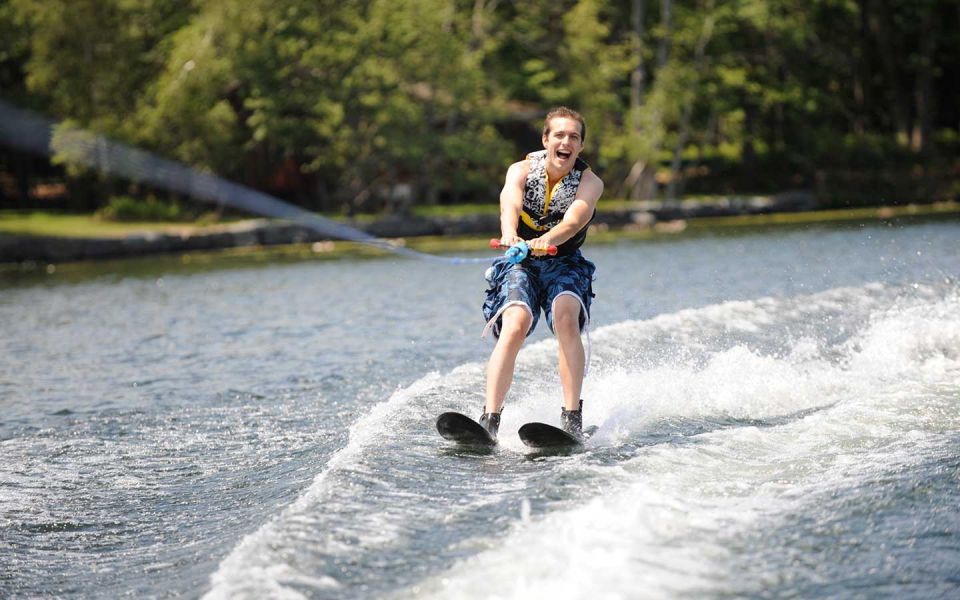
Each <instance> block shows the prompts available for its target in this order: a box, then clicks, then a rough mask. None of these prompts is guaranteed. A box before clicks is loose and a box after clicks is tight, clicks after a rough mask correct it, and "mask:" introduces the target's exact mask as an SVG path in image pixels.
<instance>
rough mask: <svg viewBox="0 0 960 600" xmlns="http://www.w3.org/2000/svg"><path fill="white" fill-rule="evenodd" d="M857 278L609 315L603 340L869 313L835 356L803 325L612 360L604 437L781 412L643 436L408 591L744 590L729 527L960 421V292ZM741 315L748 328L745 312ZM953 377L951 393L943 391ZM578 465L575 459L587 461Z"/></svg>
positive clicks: (741, 528) (873, 471) (653, 594)
mask: <svg viewBox="0 0 960 600" xmlns="http://www.w3.org/2000/svg"><path fill="white" fill-rule="evenodd" d="M862 291H863V290H860V291H857V290H850V291H846V292H843V293H838V292H837V291H836V290H835V291H833V292H831V293H828V294H825V295H822V296H820V297H818V296H814V297H811V298H806V299H803V298H801V299H798V300H797V301H796V302H795V304H790V303H786V304H785V303H781V302H772V301H771V302H764V303H758V304H754V305H752V306H751V305H750V303H741V304H737V305H731V306H729V307H727V308H720V307H711V308H710V309H709V310H706V311H703V313H702V314H698V313H697V312H696V311H693V312H687V311H684V312H685V313H686V314H684V315H682V316H681V314H680V313H678V314H676V315H670V316H667V317H663V318H657V319H653V320H652V321H650V322H634V323H632V324H630V325H629V326H627V327H625V328H624V329H619V330H618V329H617V328H612V329H609V330H608V331H607V332H606V334H607V335H608V337H609V338H614V337H617V336H622V337H623V338H624V339H629V338H631V337H632V333H633V332H631V331H629V330H630V329H637V328H639V329H645V330H647V331H649V330H650V329H651V328H652V327H659V326H662V325H663V323H664V322H665V321H672V323H671V324H670V325H669V326H668V327H672V328H683V327H685V326H686V325H687V324H688V323H690V322H698V323H700V324H703V323H704V321H708V322H718V321H722V320H724V319H725V318H726V316H728V314H730V313H729V312H728V311H731V312H734V313H738V314H739V315H740V317H741V318H743V319H746V320H749V319H750V318H751V317H750V313H766V314H768V315H769V314H773V313H776V312H778V311H779V310H780V309H781V308H784V309H788V310H790V311H801V310H802V311H803V312H809V305H817V304H818V303H821V302H822V303H823V305H827V304H829V303H834V302H836V301H837V300H838V299H840V300H842V299H843V298H844V296H848V297H849V299H850V303H849V304H847V306H848V307H849V308H850V309H851V310H856V308H854V307H855V305H857V304H860V305H861V306H860V308H861V309H862V310H865V311H866V312H865V313H863V316H864V317H869V319H867V324H866V326H865V327H864V328H863V330H862V331H861V332H860V333H859V334H856V335H854V336H852V337H851V338H850V339H849V340H847V341H846V342H845V343H843V344H842V347H841V348H840V351H841V355H840V356H839V357H838V356H836V355H835V351H836V349H835V348H834V349H833V350H834V351H833V352H830V351H828V350H830V349H829V348H825V347H824V346H825V345H826V344H827V342H823V341H818V340H817V339H813V338H810V337H800V338H798V339H797V340H795V341H793V342H792V346H790V347H787V348H784V352H783V353H781V354H780V355H779V356H777V357H774V356H767V355H762V354H760V353H757V352H755V351H752V350H751V349H750V348H747V347H744V346H742V345H734V346H732V347H730V348H727V349H724V350H721V351H718V352H716V353H714V354H712V355H711V356H710V358H709V360H708V361H706V363H703V364H702V363H699V362H694V363H692V364H683V363H677V364H665V365H661V366H657V367H655V368H652V369H646V370H644V369H640V370H630V369H607V370H606V371H605V372H604V373H603V374H602V375H599V376H597V377H596V378H595V379H594V380H593V381H592V382H590V383H589V384H588V388H589V396H590V397H593V398H600V399H601V400H600V401H595V402H593V404H592V405H591V410H590V413H591V416H592V417H594V418H597V419H599V420H601V421H602V423H603V424H602V427H601V434H598V436H596V437H595V438H594V440H592V442H591V443H592V444H593V445H594V446H599V447H602V446H604V445H617V444H618V443H620V442H621V441H623V440H626V439H636V437H637V436H638V435H640V434H643V433H644V432H645V431H647V430H649V429H651V428H655V426H656V423H658V422H660V421H663V420H672V421H680V422H682V421H684V420H685V419H694V420H696V419H703V418H707V420H708V421H710V420H712V421H714V422H718V421H719V422H722V419H723V418H726V417H730V418H733V419H750V420H753V419H756V420H758V421H760V422H763V421H764V420H765V421H766V422H768V423H771V424H767V425H764V426H762V427H760V426H751V425H749V424H743V425H740V426H731V427H719V428H717V429H714V430H712V431H710V430H708V431H706V432H704V433H702V434H700V435H697V436H695V438H692V439H691V442H692V443H687V444H679V445H678V444H673V443H668V444H660V445H654V446H648V447H646V448H641V449H640V452H639V453H638V454H637V455H636V457H635V458H633V459H631V460H629V461H627V462H625V463H623V464H621V465H618V466H617V467H616V468H614V469H611V472H610V477H609V485H608V486H607V487H606V488H605V489H604V491H603V492H602V493H601V494H600V495H598V496H596V497H594V498H593V499H592V500H590V501H588V502H586V503H585V504H583V505H582V506H580V507H577V508H574V509H572V510H563V511H556V512H552V513H550V514H546V515H541V516H539V517H533V518H527V519H521V520H518V521H516V522H515V523H514V524H513V526H512V527H511V528H510V530H509V531H508V532H507V533H506V534H505V535H504V536H503V538H502V539H501V541H500V543H499V544H498V545H497V547H496V548H495V549H492V550H488V551H484V552H481V553H480V554H479V555H478V556H475V557H472V558H471V559H470V560H469V561H467V562H463V563H460V564H457V565H455V566H454V567H453V568H451V569H450V570H449V571H448V572H446V573H443V574H442V575H440V576H437V577H435V578H432V579H430V580H428V581H424V582H421V583H420V584H418V585H417V586H416V588H415V589H411V590H405V591H403V592H402V593H400V594H398V595H399V596H401V597H411V596H415V597H417V598H444V599H452V598H464V599H472V598H549V597H563V598H610V599H614V598H637V597H641V598H673V597H676V596H678V595H689V596H694V597H696V596H701V595H703V596H711V595H717V594H718V593H719V594H723V593H736V590H738V589H742V588H738V587H737V584H738V582H737V578H738V577H739V576H740V574H739V573H737V572H735V571H733V570H732V565H733V564H735V562H734V559H735V558H736V557H735V556H733V553H734V552H735V550H734V548H735V544H732V543H731V540H733V539H734V538H736V537H737V536H738V535H742V534H744V533H745V532H751V531H756V530H758V529H760V530H762V529H763V528H769V527H776V525H777V523H778V522H779V520H781V519H782V518H784V517H785V516H787V515H790V514H795V513H796V512H799V511H803V510H804V509H805V505H806V504H808V503H810V502H816V501H817V498H818V497H820V496H821V495H823V494H827V495H828V496H829V494H831V493H833V490H837V489H842V488H844V487H845V486H847V487H854V486H855V485H856V484H857V483H858V482H860V481H864V480H868V479H870V478H871V477H876V476H877V475H878V474H880V473H883V472H885V469H891V468H895V467H896V466H897V465H906V466H909V465H911V464H913V463H915V462H917V461H918V460H921V458H922V457H923V456H924V454H925V452H927V451H931V449H933V448H936V446H937V444H939V443H942V437H939V434H940V433H941V432H945V431H951V430H952V431H955V430H956V429H957V428H958V427H960V411H958V410H956V409H957V405H956V398H957V391H958V390H960V379H958V377H957V373H958V369H960V351H958V348H960V310H958V309H960V302H958V299H957V297H956V296H949V297H947V298H942V299H936V300H933V301H931V300H930V299H929V298H920V299H916V298H914V299H906V300H896V301H895V302H894V303H893V305H892V306H890V304H889V302H888V303H887V307H886V308H883V309H882V310H879V311H876V310H875V309H876V305H875V303H871V302H859V301H858V298H857V297H858V294H860V293H861V292H862ZM866 291H867V292H876V291H881V290H878V289H877V288H873V289H869V288H868V289H867V290H866ZM804 303H806V304H807V305H808V306H805V307H801V306H800V305H801V304H804ZM868 305H869V306H868ZM755 323H762V321H755ZM734 326H735V327H736V328H737V329H739V330H750V327H749V326H748V325H747V324H745V323H744V322H742V321H739V320H738V321H735V325H734ZM607 341H608V343H609V341H610V340H609V339H608V340H607ZM785 343H786V342H785ZM931 386H935V387H936V389H939V390H940V391H941V394H940V395H939V396H936V398H935V400H936V401H937V402H939V405H937V406H930V402H931V398H930V393H931V392H930V389H931ZM944 386H946V387H947V388H950V389H951V390H952V392H950V391H948V392H947V393H946V394H944V393H942V392H943V388H944ZM950 407H952V408H950ZM944 408H946V410H943V409H944ZM926 410H934V411H936V414H937V416H938V418H937V419H935V420H934V419H931V418H929V417H928V416H927V415H926V414H925V411H926ZM945 413H949V414H945ZM934 421H936V422H934ZM749 422H750V421H748V422H747V423H749ZM569 464H570V467H569V468H570V469H572V470H576V469H584V468H588V467H586V466H584V465H582V464H580V463H577V462H570V463H569ZM591 468H592V467H591ZM760 576H762V574H761V575H760Z"/></svg>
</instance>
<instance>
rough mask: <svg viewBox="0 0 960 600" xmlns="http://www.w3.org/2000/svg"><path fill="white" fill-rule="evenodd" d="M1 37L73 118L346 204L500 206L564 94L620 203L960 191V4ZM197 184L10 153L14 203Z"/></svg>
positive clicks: (282, 11)
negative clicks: (514, 171)
mask: <svg viewBox="0 0 960 600" xmlns="http://www.w3.org/2000/svg"><path fill="white" fill-rule="evenodd" d="M0 40H2V41H0V97H2V98H3V99H4V100H6V101H7V102H10V103H12V104H15V105H17V106H19V107H21V108H28V109H31V110H35V111H37V112H40V113H43V114H45V115H48V116H49V117H51V118H53V119H56V120H57V121H59V122H61V125H59V126H58V129H59V130H64V129H71V128H78V127H79V128H84V129H89V130H92V131H95V132H98V133H102V134H105V135H107V136H109V137H110V138H112V139H115V140H119V141H122V142H125V143H127V144H130V145H133V146H136V147H139V148H144V149H148V150H150V151H153V152H155V153H157V154H159V155H161V156H164V157H167V158H172V159H175V160H177V161H182V162H183V163H186V164H188V165H190V166H193V167H195V168H197V169H200V170H203V171H206V172H212V173H216V174H219V175H221V176H224V177H226V178H228V179H231V180H234V181H238V182H241V183H244V184H247V185H250V186H252V187H254V188H256V189H259V190H262V191H265V192H268V193H270V194H273V195H276V196H278V197H280V198H283V199H285V200H288V201H291V202H293V203H295V204H298V205H300V206H303V207H305V208H308V209H310V210H317V211H322V212H325V213H334V214H337V213H339V214H348V215H354V214H356V213H359V212H384V211H386V212H393V213H400V214H403V213H406V212H407V211H409V210H410V209H411V207H414V206H421V205H453V204H462V203H469V202H488V203H495V202H496V198H497V195H498V190H499V187H500V185H501V183H502V178H503V174H504V172H505V170H506V166H507V165H509V164H510V163H511V162H513V161H515V160H519V159H520V158H522V157H523V155H524V154H525V153H526V152H528V151H531V150H536V149H538V148H539V147H540V126H541V124H542V119H543V115H544V113H545V112H546V110H547V109H549V108H550V107H553V106H556V105H567V106H570V107H573V108H576V109H578V110H580V111H581V112H582V113H583V115H584V116H585V118H586V121H587V124H588V130H587V136H586V148H585V151H584V157H585V158H586V160H587V161H588V162H589V163H590V164H591V165H592V166H593V168H594V169H595V170H597V171H598V173H600V174H601V176H602V177H603V179H604V180H605V182H606V184H607V188H606V193H605V197H607V198H619V199H627V200H639V199H646V198H676V197H680V196H683V195H687V196H690V195H695V194H769V193H776V192H782V191H786V190H805V191H809V192H811V193H812V194H813V195H814V196H815V197H816V199H817V202H818V203H819V205H820V206H822V207H837V206H865V205H870V206H876V205H884V204H904V203H924V202H934V201H938V200H951V199H955V198H957V197H958V196H960V183H958V182H960V158H958V157H960V152H958V149H960V103H958V102H957V99H958V98H960V68H958V65H960V3H957V2H955V1H953V0H729V1H720V0H659V1H653V0H620V1H614V0H581V1H573V0H527V1H525V2H515V1H508V0H354V1H349V2H343V1H330V0H312V1H308V0H269V1H267V0H207V1H199V0H0ZM56 140H57V135H56V132H55V134H54V136H53V141H54V147H56ZM183 200H184V199H183V198H178V197H176V195H174V194H171V193H169V192H166V191H164V190H161V189H150V188H149V187H148V186H144V185H142V184H137V183H136V182H131V181H121V180H116V179H109V178H105V177H103V176H101V175H98V174H97V173H93V172H89V171H85V170H83V169H82V168H80V167H78V166H76V165H70V164H65V161H64V160H63V157H59V158H58V157H57V156H56V155H55V156H54V157H53V159H52V160H51V159H48V158H45V157H36V156H30V155H26V154H23V153H21V152H18V151H16V150H13V149H11V148H7V147H3V146H0V208H3V209H20V210H23V209H28V210H30V209H37V208H48V207H55V208H61V209H67V210H74V211H93V210H103V209H104V208H105V207H108V206H110V205H111V204H113V205H114V208H118V207H119V208H122V207H123V206H124V205H130V204H133V205H134V206H153V207H157V206H160V207H163V206H170V205H177V204H178V203H181V202H182V201H183ZM127 208H128V209H129V206H127Z"/></svg>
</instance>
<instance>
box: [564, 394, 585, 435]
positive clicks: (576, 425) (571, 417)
mask: <svg viewBox="0 0 960 600" xmlns="http://www.w3.org/2000/svg"><path fill="white" fill-rule="evenodd" d="M560 428H561V429H563V430H564V431H566V432H567V433H569V434H570V435H573V436H576V437H577V438H578V439H580V438H583V399H581V400H580V408H578V409H577V410H567V409H565V408H563V409H560Z"/></svg>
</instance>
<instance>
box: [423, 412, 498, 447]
mask: <svg viewBox="0 0 960 600" xmlns="http://www.w3.org/2000/svg"><path fill="white" fill-rule="evenodd" d="M437 431H439V432H440V435H442V436H443V437H444V438H446V439H448V440H451V441H454V442H457V443H458V444H463V445H466V446H496V445H497V440H496V438H492V437H490V434H489V433H488V432H487V430H486V429H484V428H483V427H482V426H481V425H480V423H477V422H476V421H474V420H473V419H471V418H470V417H468V416H466V415H462V414H460V413H457V412H445V413H443V414H442V415H440V416H439V417H438V418H437Z"/></svg>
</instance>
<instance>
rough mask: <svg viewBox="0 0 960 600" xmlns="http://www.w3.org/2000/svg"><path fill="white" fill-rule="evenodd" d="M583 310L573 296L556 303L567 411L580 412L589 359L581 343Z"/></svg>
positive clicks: (556, 326)
mask: <svg viewBox="0 0 960 600" xmlns="http://www.w3.org/2000/svg"><path fill="white" fill-rule="evenodd" d="M580 310H581V308H580V301H579V300H578V299H577V298H576V297H574V296H571V295H570V294H561V295H560V296H557V298H556V299H555V300H554V301H553V331H554V333H555V334H556V336H557V343H558V344H559V346H560V356H559V361H560V365H559V366H560V384H561V385H562V386H563V407H564V408H565V409H567V410H580V392H581V391H582V390H583V371H584V367H585V362H586V358H585V356H584V351H583V340H581V339H580Z"/></svg>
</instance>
